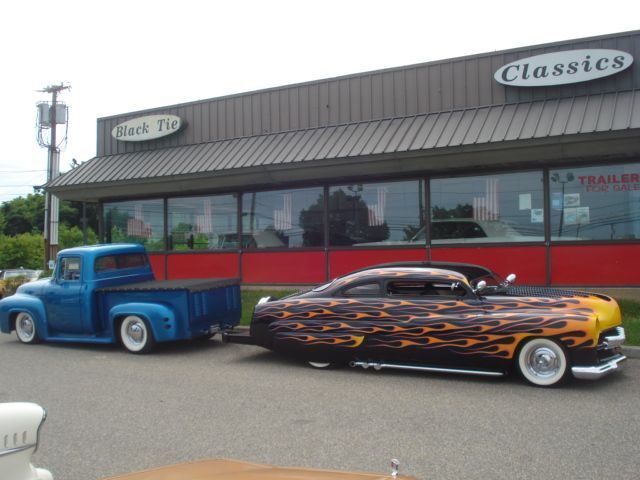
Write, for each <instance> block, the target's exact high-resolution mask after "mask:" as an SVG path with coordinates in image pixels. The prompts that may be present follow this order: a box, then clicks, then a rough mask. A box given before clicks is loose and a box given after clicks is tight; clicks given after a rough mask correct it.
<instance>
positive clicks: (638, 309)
mask: <svg viewBox="0 0 640 480" xmlns="http://www.w3.org/2000/svg"><path fill="white" fill-rule="evenodd" d="M297 291H298V290H242V320H240V325H249V324H250V323H251V316H252V315H253V308H254V307H255V306H256V303H258V300H260V299H261V298H262V297H268V296H272V297H277V298H282V297H284V296H285V295H289V294H291V293H294V292H297ZM618 304H619V305H620V309H621V310H622V325H623V326H624V330H625V333H626V335H627V340H626V342H625V345H640V302H636V301H634V300H618Z"/></svg>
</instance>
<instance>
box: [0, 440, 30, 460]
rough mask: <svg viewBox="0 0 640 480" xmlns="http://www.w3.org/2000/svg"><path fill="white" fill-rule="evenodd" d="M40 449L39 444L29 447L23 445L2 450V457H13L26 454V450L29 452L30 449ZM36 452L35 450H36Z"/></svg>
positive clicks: (0, 452) (0, 455)
mask: <svg viewBox="0 0 640 480" xmlns="http://www.w3.org/2000/svg"><path fill="white" fill-rule="evenodd" d="M34 447H36V448H37V447H38V445H37V444H35V443H31V444H29V445H22V446H21V447H16V448H10V449H8V450H0V457H3V456H5V455H11V454H12V453H19V452H24V451H25V450H29V449H30V448H34ZM34 451H35V450H34Z"/></svg>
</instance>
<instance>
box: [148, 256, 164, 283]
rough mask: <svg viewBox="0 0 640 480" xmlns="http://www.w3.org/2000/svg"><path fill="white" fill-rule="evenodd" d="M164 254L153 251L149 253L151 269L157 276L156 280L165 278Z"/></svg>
mask: <svg viewBox="0 0 640 480" xmlns="http://www.w3.org/2000/svg"><path fill="white" fill-rule="evenodd" d="M164 257H165V256H164V254H163V253H151V254H149V263H150V264H151V269H152V270H153V274H154V275H155V277H156V280H164V279H165V277H164V274H165V272H164Z"/></svg>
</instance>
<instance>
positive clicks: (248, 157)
mask: <svg viewBox="0 0 640 480" xmlns="http://www.w3.org/2000/svg"><path fill="white" fill-rule="evenodd" d="M637 128H640V90H629V91H625V92H617V93H606V94H596V95H586V96H579V97H573V98H561V99H556V100H542V101H533V102H525V103H518V104H509V105H494V106H486V107H478V108H469V109H461V110H451V111H444V112H439V113H430V114H423V115H413V116H408V117H400V118H389V119H382V120H372V121H366V122H358V123H349V124H343V125H337V126H326V127H319V128H310V129H304V130H296V131H289V132H281V133H272V134H265V135H257V136H252V137H242V138H234V139H229V140H221V141H216V142H211V143H203V144H196V145H187V146H180V147H172V148H165V149H159V150H150V151H141V152H131V153H122V154H117V155H110V156H105V157H95V158H93V159H91V160H89V161H87V162H85V163H83V164H82V165H80V166H79V167H77V168H76V169H74V170H71V171H70V172H67V173H66V174H64V175H62V176H60V177H58V178H56V179H54V180H53V181H51V182H50V183H49V185H48V188H49V189H50V190H51V191H52V192H54V193H57V192H61V193H64V191H65V190H67V189H68V188H73V187H74V186H79V185H83V186H85V187H86V186H89V185H95V186H96V187H101V186H106V185H104V184H113V182H117V183H119V184H122V183H123V182H124V183H130V184H131V185H135V184H136V183H137V182H138V181H141V180H149V179H157V180H160V179H163V180H165V181H176V180H180V179H181V178H184V177H183V176H189V175H190V176H193V175H194V174H199V175H206V174H217V173H220V172H225V171H231V170H235V171H237V172H238V173H241V172H242V171H244V170H243V169H248V168H250V167H264V166H273V165H283V166H284V165H285V164H291V167H290V168H294V164H295V165H296V166H295V168H296V169H299V168H301V167H304V166H306V165H313V166H318V165H320V166H321V164H322V162H323V161H328V160H336V159H350V158H356V157H360V158H362V157H367V158H371V156H376V155H385V154H387V155H388V154H393V155H394V156H396V157H398V158H402V156H403V154H413V153H420V152H424V153H425V154H427V153H429V152H433V151H435V150H437V149H442V148H451V147H465V146H473V145H481V144H487V145H488V144H496V143H504V142H517V141H522V140H532V139H533V140H535V139H542V138H546V137H559V136H567V135H575V134H586V133H594V132H595V133H598V132H607V131H618V130H628V129H637ZM300 164H304V165H300ZM62 196H63V197H64V195H62Z"/></svg>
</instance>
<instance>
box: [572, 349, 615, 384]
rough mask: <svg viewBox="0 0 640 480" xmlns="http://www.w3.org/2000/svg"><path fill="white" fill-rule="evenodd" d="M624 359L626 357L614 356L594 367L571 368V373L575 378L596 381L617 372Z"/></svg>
mask: <svg viewBox="0 0 640 480" xmlns="http://www.w3.org/2000/svg"><path fill="white" fill-rule="evenodd" d="M626 359H627V357H625V356H624V355H616V356H615V357H611V358H610V359H608V360H607V361H606V362H604V363H602V364H600V365H596V366H594V367H571V373H573V376H574V377H575V378H581V379H585V380H597V379H598V378H601V377H604V376H605V375H609V374H610V373H612V372H615V371H616V370H619V369H620V367H621V365H620V364H621V363H623V362H624V361H625V360H626Z"/></svg>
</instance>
